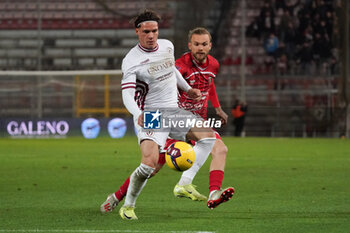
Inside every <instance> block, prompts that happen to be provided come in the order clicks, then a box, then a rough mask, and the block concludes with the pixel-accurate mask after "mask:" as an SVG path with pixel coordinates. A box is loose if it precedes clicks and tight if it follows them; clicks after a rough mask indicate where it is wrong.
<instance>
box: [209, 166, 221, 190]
mask: <svg viewBox="0 0 350 233" xmlns="http://www.w3.org/2000/svg"><path fill="white" fill-rule="evenodd" d="M223 179H224V171H221V170H213V171H211V172H210V174H209V193H211V191H214V190H219V189H220V188H221V184H222V180H223Z"/></svg>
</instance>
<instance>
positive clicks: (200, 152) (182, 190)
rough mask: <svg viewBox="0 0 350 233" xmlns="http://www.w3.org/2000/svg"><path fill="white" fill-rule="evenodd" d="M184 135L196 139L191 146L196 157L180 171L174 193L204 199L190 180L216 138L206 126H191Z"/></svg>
mask: <svg viewBox="0 0 350 233" xmlns="http://www.w3.org/2000/svg"><path fill="white" fill-rule="evenodd" d="M186 136H187V138H188V139H190V140H195V141H196V144H195V146H194V147H193V150H194V152H195V154H196V159H195V162H194V164H193V165H192V167H191V168H190V169H188V170H187V171H184V172H183V173H182V176H181V178H180V180H179V182H178V184H177V185H176V186H175V188H174V195H175V196H178V197H181V196H183V197H189V198H191V199H192V200H206V199H207V198H206V197H205V196H204V195H202V194H200V193H199V192H198V191H197V190H195V187H194V186H193V185H192V180H193V179H194V177H195V175H196V174H197V172H198V171H199V169H200V168H201V167H202V166H203V164H204V163H205V161H206V160H207V158H208V156H209V153H210V151H211V150H212V147H213V146H214V143H215V140H216V139H215V135H214V132H213V131H212V130H211V129H208V128H193V129H190V131H189V132H188V133H187V135H186Z"/></svg>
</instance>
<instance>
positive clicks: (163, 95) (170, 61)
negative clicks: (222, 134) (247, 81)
mask: <svg viewBox="0 0 350 233" xmlns="http://www.w3.org/2000/svg"><path fill="white" fill-rule="evenodd" d="M159 20H160V17H159V16H158V15H157V14H156V13H155V12H152V11H148V10H145V11H144V12H142V13H140V14H139V15H138V16H137V17H136V19H135V21H134V25H135V28H136V34H137V36H138V39H139V43H138V44H137V45H136V46H135V47H134V48H132V49H131V50H130V52H129V53H128V54H127V55H126V56H125V58H124V59H123V63H122V71H123V78H122V97H123V102H124V105H125V107H126V108H127V109H128V111H129V112H130V113H131V114H132V115H133V117H134V123H135V126H136V128H137V130H138V134H137V136H138V141H139V144H140V149H141V154H142V158H141V164H140V165H139V166H138V167H137V168H136V169H135V170H134V171H133V173H132V174H131V176H130V184H129V187H128V191H127V194H126V198H125V202H124V205H123V206H122V207H121V208H120V210H119V214H120V216H121V218H122V219H127V220H135V219H137V216H136V214H135V212H134V208H135V203H136V199H137V198H138V196H139V194H140V193H141V191H142V189H143V187H144V186H145V185H146V182H147V179H148V178H149V177H150V176H151V174H152V173H153V172H154V170H155V168H156V167H157V162H158V156H159V150H160V149H161V148H162V147H163V146H164V145H165V141H166V139H167V137H168V136H171V137H172V138H174V139H179V140H195V141H196V142H197V143H196V145H195V146H194V148H193V149H194V151H195V154H196V160H204V161H205V160H206V159H207V157H208V155H209V153H210V151H211V150H212V147H213V145H214V143H215V140H216V138H215V134H214V132H213V131H212V130H211V129H209V128H205V129H204V128H196V127H194V128H188V129H183V130H178V129H174V128H170V129H169V130H168V131H156V130H150V131H146V130H144V129H143V128H142V127H141V126H142V125H143V110H144V109H148V110H153V111H156V110H158V109H162V108H167V109H169V108H171V109H172V110H170V111H171V113H165V114H164V112H163V116H162V117H166V114H169V115H170V114H178V115H181V114H187V116H190V115H189V114H190V113H189V112H187V111H185V110H182V109H180V108H178V104H177V101H178V100H177V88H180V89H181V90H183V91H185V92H187V94H188V95H189V96H190V98H193V99H197V100H199V99H200V98H201V93H200V90H198V89H193V88H191V87H190V86H189V85H188V84H187V82H186V81H185V80H184V79H183V77H182V76H181V74H180V73H179V72H178V71H177V69H176V68H175V65H174V64H175V59H174V47H173V44H172V43H171V42H170V41H168V40H164V39H158V22H159ZM185 112H186V113H185ZM158 114H159V112H158V111H156V113H155V114H154V115H153V116H154V117H155V118H157V117H158V116H159V115H158ZM192 116H194V115H192Z"/></svg>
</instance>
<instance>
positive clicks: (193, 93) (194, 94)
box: [187, 88, 202, 101]
mask: <svg viewBox="0 0 350 233" xmlns="http://www.w3.org/2000/svg"><path fill="white" fill-rule="evenodd" d="M187 95H188V96H189V97H190V98H191V99H193V100H195V101H199V100H200V99H201V98H202V93H201V90H199V89H196V88H191V89H190V90H188V92H187Z"/></svg>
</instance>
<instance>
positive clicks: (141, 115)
mask: <svg viewBox="0 0 350 233" xmlns="http://www.w3.org/2000/svg"><path fill="white" fill-rule="evenodd" d="M137 124H138V125H139V126H141V127H143V113H141V114H140V116H139V118H138V119H137Z"/></svg>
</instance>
